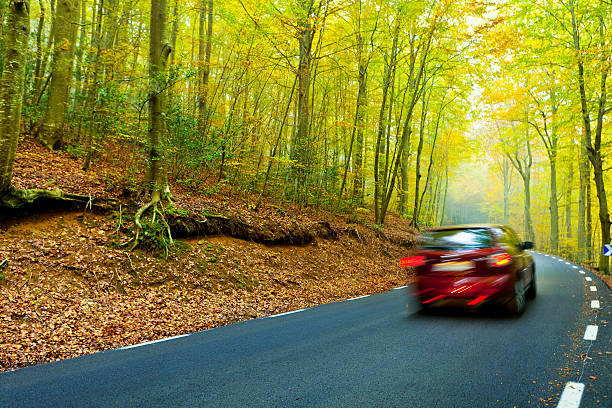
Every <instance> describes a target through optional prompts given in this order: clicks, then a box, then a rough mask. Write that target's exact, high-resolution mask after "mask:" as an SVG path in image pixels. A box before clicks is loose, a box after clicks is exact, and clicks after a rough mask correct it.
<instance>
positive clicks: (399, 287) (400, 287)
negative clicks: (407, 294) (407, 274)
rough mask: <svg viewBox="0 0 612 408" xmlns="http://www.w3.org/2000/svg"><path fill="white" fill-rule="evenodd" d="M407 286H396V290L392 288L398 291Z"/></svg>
mask: <svg viewBox="0 0 612 408" xmlns="http://www.w3.org/2000/svg"><path fill="white" fill-rule="evenodd" d="M407 287H408V286H406V285H404V286H398V287H397V288H393V290H398V289H404V288H407Z"/></svg>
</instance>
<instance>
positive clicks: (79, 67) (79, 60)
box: [72, 0, 95, 110]
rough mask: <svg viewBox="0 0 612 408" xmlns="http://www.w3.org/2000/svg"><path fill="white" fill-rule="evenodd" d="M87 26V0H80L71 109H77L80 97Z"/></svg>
mask: <svg viewBox="0 0 612 408" xmlns="http://www.w3.org/2000/svg"><path fill="white" fill-rule="evenodd" d="M94 7H95V5H94ZM87 27H88V25H87V0H81V25H80V27H79V44H78V46H77V49H76V68H75V73H74V79H75V84H74V99H73V101H72V109H73V110H76V109H77V107H78V106H79V101H80V100H81V99H82V97H81V88H82V77H83V54H84V53H83V47H84V45H85V37H86V36H87Z"/></svg>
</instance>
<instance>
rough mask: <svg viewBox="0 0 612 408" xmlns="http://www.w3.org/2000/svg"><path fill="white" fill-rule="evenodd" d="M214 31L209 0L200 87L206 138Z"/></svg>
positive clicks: (209, 112)
mask: <svg viewBox="0 0 612 408" xmlns="http://www.w3.org/2000/svg"><path fill="white" fill-rule="evenodd" d="M212 33H213V0H208V16H207V24H206V49H205V52H204V66H203V67H202V88H201V89H200V95H199V97H200V102H199V103H200V104H201V107H200V111H201V112H203V113H204V124H203V130H202V135H201V136H202V137H203V138H204V139H206V135H207V133H208V128H209V122H210V120H211V116H212V112H211V109H210V107H209V105H210V104H209V102H208V81H209V78H210V54H211V52H212Z"/></svg>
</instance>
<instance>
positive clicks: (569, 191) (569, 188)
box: [565, 161, 574, 239]
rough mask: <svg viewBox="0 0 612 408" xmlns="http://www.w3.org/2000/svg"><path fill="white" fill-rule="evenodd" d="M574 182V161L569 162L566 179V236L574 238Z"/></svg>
mask: <svg viewBox="0 0 612 408" xmlns="http://www.w3.org/2000/svg"><path fill="white" fill-rule="evenodd" d="M573 183H574V162H573V161H570V162H569V169H568V170H567V179H566V180H565V186H566V188H565V231H566V232H565V238H566V239H570V238H572V191H573V189H572V184H573Z"/></svg>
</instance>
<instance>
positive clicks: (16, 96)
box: [0, 0, 30, 196]
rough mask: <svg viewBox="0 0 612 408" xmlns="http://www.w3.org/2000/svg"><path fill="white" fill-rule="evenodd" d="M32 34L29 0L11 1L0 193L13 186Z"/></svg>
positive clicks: (2, 91)
mask: <svg viewBox="0 0 612 408" xmlns="http://www.w3.org/2000/svg"><path fill="white" fill-rule="evenodd" d="M29 34H30V2H29V0H21V1H20V0H11V1H10V2H9V5H8V15H7V17H6V36H5V39H4V62H3V68H2V76H1V77H0V196H3V195H4V194H6V193H7V192H9V191H10V189H11V178H12V175H13V163H14V161H15V152H16V151H17V143H18V140H19V131H20V124H21V104H22V95H23V86H24V81H25V66H26V55H27V50H28V37H29Z"/></svg>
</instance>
